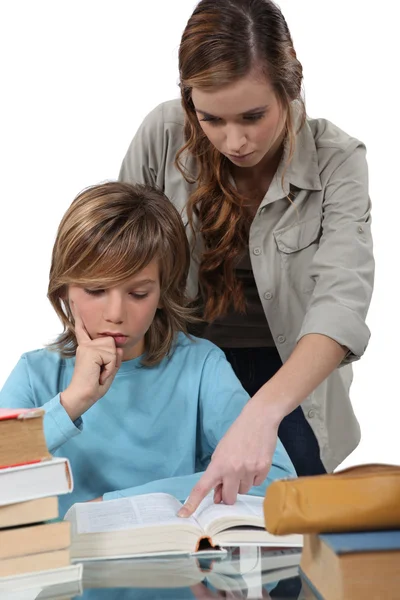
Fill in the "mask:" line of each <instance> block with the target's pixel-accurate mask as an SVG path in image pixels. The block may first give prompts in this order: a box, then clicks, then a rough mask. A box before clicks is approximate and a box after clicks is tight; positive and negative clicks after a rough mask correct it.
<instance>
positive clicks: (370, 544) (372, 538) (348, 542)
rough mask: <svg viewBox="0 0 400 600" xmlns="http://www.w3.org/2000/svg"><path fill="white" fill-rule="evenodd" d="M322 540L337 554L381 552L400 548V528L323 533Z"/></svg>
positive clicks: (320, 536)
mask: <svg viewBox="0 0 400 600" xmlns="http://www.w3.org/2000/svg"><path fill="white" fill-rule="evenodd" d="M319 538H320V539H321V541H323V542H324V543H325V544H327V545H328V546H329V547H330V548H331V549H332V550H333V552H335V554H339V555H340V554H351V553H354V552H381V551H387V550H400V530H399V529H393V530H388V531H354V532H347V533H322V534H320V535H319Z"/></svg>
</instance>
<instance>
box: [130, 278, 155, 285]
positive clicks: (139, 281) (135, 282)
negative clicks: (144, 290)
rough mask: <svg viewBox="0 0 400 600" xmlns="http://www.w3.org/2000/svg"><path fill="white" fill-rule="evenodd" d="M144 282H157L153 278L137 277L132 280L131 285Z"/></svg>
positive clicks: (144, 283) (143, 283)
mask: <svg viewBox="0 0 400 600" xmlns="http://www.w3.org/2000/svg"><path fill="white" fill-rule="evenodd" d="M146 283H157V282H156V281H155V280H154V279H137V280H136V281H132V285H146Z"/></svg>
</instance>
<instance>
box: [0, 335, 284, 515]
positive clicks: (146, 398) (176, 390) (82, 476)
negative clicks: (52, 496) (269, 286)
mask: <svg viewBox="0 0 400 600" xmlns="http://www.w3.org/2000/svg"><path fill="white" fill-rule="evenodd" d="M74 363H75V358H69V359H65V358H61V357H60V356H59V355H58V354H57V353H55V352H50V351H49V350H35V351H33V352H27V353H26V354H23V355H22V357H21V359H20V360H19V362H18V363H17V365H16V367H15V368H14V370H13V371H12V373H11V375H10V376H9V378H8V380H7V381H6V383H5V385H4V387H3V389H2V390H1V392H0V406H1V407H10V408H14V407H19V408H25V407H26V408H30V407H43V408H44V409H45V411H46V415H45V419H44V426H45V435H46V441H47V445H48V447H49V450H50V452H51V453H52V454H54V455H55V456H65V457H67V458H68V459H69V460H70V462H71V466H72V472H73V477H74V490H73V492H72V493H71V494H67V495H64V496H60V516H63V515H64V514H65V512H66V511H67V509H68V508H69V507H70V506H71V505H72V504H73V503H75V502H84V501H86V500H91V499H93V498H97V497H99V496H104V499H105V500H111V499H114V498H120V497H123V496H131V495H135V494H144V493H149V492H167V493H170V494H173V495H174V496H176V497H177V498H178V499H179V500H185V499H186V498H187V496H188V495H189V493H190V491H191V489H192V487H193V486H194V484H195V483H196V482H197V480H198V479H199V478H200V476H201V472H202V471H204V470H205V469H206V467H207V465H208V464H209V462H210V459H211V455H212V453H213V451H214V450H215V448H216V446H217V444H218V442H219V440H220V439H221V438H222V437H223V435H224V434H225V432H226V431H227V429H228V428H229V427H230V425H231V424H232V423H233V422H234V421H235V419H236V418H237V417H238V416H239V413H240V412H241V410H242V408H243V407H244V405H245V404H246V402H247V400H248V398H249V397H248V394H247V393H246V392H245V391H244V389H243V388H242V386H241V384H240V382H239V380H238V379H237V377H236V375H235V374H234V372H233V370H232V368H231V366H230V364H229V363H228V361H227V360H226V358H225V355H224V353H223V352H222V351H221V350H220V349H219V348H217V347H216V346H215V345H214V344H212V343H211V342H208V341H207V340H203V339H199V338H194V337H193V338H188V337H186V336H185V335H184V334H182V333H180V334H179V335H178V336H177V338H176V343H175V346H174V350H173V352H172V353H171V355H170V356H169V357H167V358H164V359H163V360H162V361H161V362H160V363H159V364H158V365H156V366H153V367H145V366H143V365H142V364H141V358H140V357H139V358H135V359H133V360H128V361H126V362H123V363H122V364H121V367H120V369H119V371H118V373H117V375H116V377H115V379H114V381H113V383H112V385H111V387H110V389H109V390H108V392H107V393H106V394H105V396H103V398H101V399H100V400H99V401H98V402H96V404H94V405H93V406H92V407H91V408H90V409H89V410H88V411H87V412H85V413H84V414H83V415H82V417H81V418H80V419H78V420H77V421H75V422H72V421H71V419H70V418H69V416H68V414H67V413H66V411H65V410H64V408H63V406H62V405H61V404H60V392H62V391H63V390H65V389H66V388H67V386H68V384H69V383H70V381H71V377H72V374H73V370H74ZM288 476H295V470H294V467H293V465H292V463H291V461H290V458H289V456H288V455H287V453H286V451H285V449H284V448H283V446H282V444H281V442H280V441H278V445H277V448H276V451H275V454H274V457H273V464H272V467H271V470H270V472H269V475H268V478H267V480H266V481H265V482H264V484H263V485H261V486H259V487H257V488H252V493H255V494H259V495H261V494H264V493H265V489H266V485H268V483H269V482H270V481H272V480H275V479H280V478H284V477H288Z"/></svg>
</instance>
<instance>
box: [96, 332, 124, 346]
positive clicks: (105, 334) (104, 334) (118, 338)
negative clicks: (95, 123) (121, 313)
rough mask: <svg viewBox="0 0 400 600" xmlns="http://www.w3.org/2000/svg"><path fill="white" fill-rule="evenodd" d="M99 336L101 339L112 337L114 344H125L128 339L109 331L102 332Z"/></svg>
mask: <svg viewBox="0 0 400 600" xmlns="http://www.w3.org/2000/svg"><path fill="white" fill-rule="evenodd" d="M100 335H101V336H102V337H112V338H114V341H115V343H116V344H123V343H125V342H126V340H127V339H128V336H127V335H125V334H123V333H120V332H117V333H112V332H111V331H103V332H102V333H100Z"/></svg>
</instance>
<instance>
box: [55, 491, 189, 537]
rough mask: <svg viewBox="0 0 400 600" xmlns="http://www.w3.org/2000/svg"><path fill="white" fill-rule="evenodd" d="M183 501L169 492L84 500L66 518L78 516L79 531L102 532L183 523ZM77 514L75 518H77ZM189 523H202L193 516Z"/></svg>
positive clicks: (72, 518) (77, 530) (71, 518)
mask: <svg viewBox="0 0 400 600" xmlns="http://www.w3.org/2000/svg"><path fill="white" fill-rule="evenodd" d="M181 506H182V504H181V503H180V502H179V501H178V500H177V499H176V498H174V497H173V496H170V495H169V494H143V495H141V496H130V497H129V498H119V499H118V500H108V501H103V502H83V503H79V504H75V505H74V506H73V507H71V508H70V509H69V511H68V512H67V514H66V515H65V518H66V519H67V520H71V521H73V520H74V518H75V519H76V532H77V533H78V534H81V533H100V532H106V531H118V530H121V529H135V528H136V529H137V528H140V527H144V526H159V525H161V524H163V525H173V524H176V525H182V519H181V518H180V517H177V516H176V513H177V512H178V510H179V509H180V508H181ZM74 515H75V517H74ZM186 522H187V523H191V524H194V525H196V526H197V527H198V524H197V523H196V521H195V520H194V519H193V518H189V519H186Z"/></svg>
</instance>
